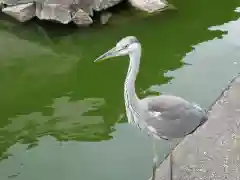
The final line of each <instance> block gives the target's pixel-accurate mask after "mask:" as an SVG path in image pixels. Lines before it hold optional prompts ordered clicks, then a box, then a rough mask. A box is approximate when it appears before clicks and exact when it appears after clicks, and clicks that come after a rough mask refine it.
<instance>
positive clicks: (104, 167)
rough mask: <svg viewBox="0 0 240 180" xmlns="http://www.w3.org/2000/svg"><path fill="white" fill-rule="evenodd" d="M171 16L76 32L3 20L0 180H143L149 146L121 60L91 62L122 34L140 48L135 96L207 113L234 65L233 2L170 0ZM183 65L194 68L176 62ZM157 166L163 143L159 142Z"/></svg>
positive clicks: (126, 16) (127, 16) (237, 59)
mask: <svg viewBox="0 0 240 180" xmlns="http://www.w3.org/2000/svg"><path fill="white" fill-rule="evenodd" d="M172 3H173V4H174V6H176V7H177V8H178V10H177V11H173V10H169V11H165V12H163V13H160V14H158V15H155V16H141V17H136V16H134V15H133V14H131V13H126V12H124V13H123V14H122V15H121V16H119V17H118V15H116V17H115V21H113V22H112V23H110V24H109V25H107V26H103V27H96V26H94V27H92V28H89V29H82V28H81V29H76V28H70V27H66V26H58V25H49V26H47V27H46V26H42V25H41V23H39V22H35V21H33V22H30V23H27V24H24V25H23V24H22V25H21V24H19V23H16V22H14V21H11V20H9V19H8V18H6V17H5V16H1V19H0V60H1V61H0V69H1V71H0V83H1V88H0V107H1V113H0V179H1V180H8V179H14V180H33V179H35V180H42V179H44V180H95V179H98V180H123V179H124V180H128V179H129V180H130V179H131V180H146V179H148V178H149V177H150V176H151V165H152V149H151V148H152V147H151V141H150V140H149V138H148V136H147V135H146V134H143V133H141V132H140V131H139V130H138V129H137V128H135V127H133V126H131V125H129V124H128V123H127V121H126V118H125V109H124V101H123V82H124V78H125V75H126V72H127V66H128V60H127V57H119V58H115V59H114V60H112V61H111V60H109V61H105V62H102V63H99V64H94V63H93V61H94V59H95V58H96V57H97V56H98V55H100V54H101V53H103V52H105V51H106V50H108V49H109V48H111V47H112V46H114V45H115V43H116V42H117V41H118V40H120V39H121V38H122V37H125V36H128V35H134V36H136V37H137V38H138V39H139V41H140V42H141V43H142V47H143V55H142V61H141V69H140V73H139V76H138V79H137V82H136V89H137V93H138V95H139V96H140V97H145V96H147V95H150V94H157V93H170V94H175V95H179V96H182V97H184V98H186V99H187V100H189V101H194V102H197V103H198V104H200V105H201V106H202V107H204V108H208V107H209V106H210V105H211V103H212V102H213V101H214V100H215V99H216V98H217V97H218V96H219V94H220V93H221V91H222V89H223V88H225V87H226V85H227V84H228V81H229V80H231V79H232V77H233V76H235V75H236V74H237V73H238V72H239V68H240V51H239V49H240V43H239V42H240V34H239V32H240V19H239V12H238V11H239V9H238V6H240V2H239V1H238V0H232V1H229V2H226V1H224V0H212V1H208V0H202V1H190V0H182V1H176V0H175V1H173V2H172ZM183 62H187V63H189V64H191V65H183ZM158 149H159V156H160V159H161V160H163V159H164V157H165V154H166V153H167V152H168V144H167V143H166V142H162V141H160V142H159V144H158Z"/></svg>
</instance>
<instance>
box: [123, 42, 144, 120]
mask: <svg viewBox="0 0 240 180" xmlns="http://www.w3.org/2000/svg"><path fill="white" fill-rule="evenodd" d="M129 58H130V63H129V67H128V73H127V77H126V79H125V83H124V99H125V106H126V110H127V111H130V112H131V114H133V113H135V114H136V113H139V112H140V107H139V98H138V96H137V94H136V91H135V81H136V78H137V74H138V71H139V66H140V58H141V47H140V45H139V48H138V49H137V50H135V51H133V52H131V53H130V54H129ZM128 116H129V115H128ZM132 118H133V117H128V119H129V121H133V119H132Z"/></svg>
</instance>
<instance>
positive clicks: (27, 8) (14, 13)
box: [2, 3, 35, 22]
mask: <svg viewBox="0 0 240 180" xmlns="http://www.w3.org/2000/svg"><path fill="white" fill-rule="evenodd" d="M2 12H4V13H5V14H8V15H9V16H11V17H13V18H15V19H17V20H18V21H20V22H25V21H28V20H30V19H32V18H33V17H34V16H35V4H34V3H27V4H19V5H14V6H9V7H6V8H3V9H2Z"/></svg>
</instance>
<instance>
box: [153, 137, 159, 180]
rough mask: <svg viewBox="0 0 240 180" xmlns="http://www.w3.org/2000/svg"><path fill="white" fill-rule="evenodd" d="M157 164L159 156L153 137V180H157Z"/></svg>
mask: <svg viewBox="0 0 240 180" xmlns="http://www.w3.org/2000/svg"><path fill="white" fill-rule="evenodd" d="M157 163H158V155H157V150H156V144H155V139H154V137H153V169H152V180H155V176H156V169H157Z"/></svg>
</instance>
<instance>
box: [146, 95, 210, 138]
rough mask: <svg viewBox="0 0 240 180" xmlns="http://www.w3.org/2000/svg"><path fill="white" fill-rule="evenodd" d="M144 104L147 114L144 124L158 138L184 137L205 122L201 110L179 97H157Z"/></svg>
mask: <svg viewBox="0 0 240 180" xmlns="http://www.w3.org/2000/svg"><path fill="white" fill-rule="evenodd" d="M145 103H147V111H148V113H149V116H148V117H147V118H146V119H145V122H146V124H147V126H148V127H150V129H151V130H155V132H154V133H155V135H157V136H159V137H167V138H181V137H184V136H185V135H187V134H190V133H192V132H194V131H195V130H196V129H197V128H198V127H199V126H200V125H201V124H202V123H203V122H205V121H206V120H207V116H206V113H205V112H204V111H203V110H201V109H200V108H196V107H195V106H194V105H193V104H191V103H189V102H187V101H185V100H184V99H182V98H179V97H175V96H162V97H161V96H157V97H153V98H149V99H147V100H146V101H145Z"/></svg>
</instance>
